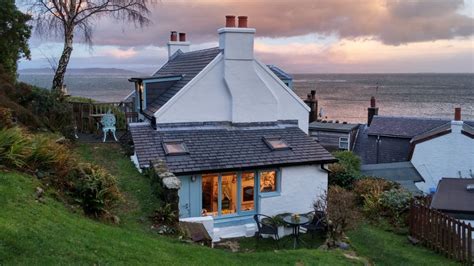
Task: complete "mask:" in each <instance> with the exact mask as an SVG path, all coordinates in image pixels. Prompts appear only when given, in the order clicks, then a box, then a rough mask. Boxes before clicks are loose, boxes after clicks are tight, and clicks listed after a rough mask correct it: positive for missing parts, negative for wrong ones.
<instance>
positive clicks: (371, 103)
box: [370, 96, 375, 108]
mask: <svg viewBox="0 0 474 266" xmlns="http://www.w3.org/2000/svg"><path fill="white" fill-rule="evenodd" d="M370 107H372V108H374V107H375V97H374V96H372V97H371V98H370Z"/></svg>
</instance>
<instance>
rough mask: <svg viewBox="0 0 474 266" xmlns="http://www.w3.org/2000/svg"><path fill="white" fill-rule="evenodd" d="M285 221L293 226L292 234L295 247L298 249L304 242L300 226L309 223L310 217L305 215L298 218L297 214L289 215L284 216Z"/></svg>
mask: <svg viewBox="0 0 474 266" xmlns="http://www.w3.org/2000/svg"><path fill="white" fill-rule="evenodd" d="M283 221H284V222H285V223H286V224H287V225H288V226H290V227H292V228H293V233H292V234H291V236H292V238H293V249H296V248H297V247H298V246H299V245H300V244H302V243H304V242H303V240H301V239H300V226H301V225H303V224H307V223H309V219H308V218H307V217H305V216H299V217H298V218H296V217H295V215H287V216H285V217H283Z"/></svg>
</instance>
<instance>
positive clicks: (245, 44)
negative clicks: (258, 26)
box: [217, 16, 255, 60]
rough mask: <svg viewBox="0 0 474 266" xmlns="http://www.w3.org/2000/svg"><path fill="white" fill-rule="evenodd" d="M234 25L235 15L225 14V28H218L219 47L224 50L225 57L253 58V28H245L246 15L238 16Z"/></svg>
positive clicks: (237, 58)
mask: <svg viewBox="0 0 474 266" xmlns="http://www.w3.org/2000/svg"><path fill="white" fill-rule="evenodd" d="M238 19H239V21H238V27H235V16H226V25H225V28H221V29H219V30H218V31H217V32H218V33H219V48H220V49H223V50H224V58H225V59H236V60H253V58H254V57H253V44H254V36H255V29H253V28H247V17H246V16H239V17H238Z"/></svg>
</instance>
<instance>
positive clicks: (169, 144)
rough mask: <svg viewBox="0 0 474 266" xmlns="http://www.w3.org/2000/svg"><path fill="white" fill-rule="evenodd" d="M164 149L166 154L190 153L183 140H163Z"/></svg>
mask: <svg viewBox="0 0 474 266" xmlns="http://www.w3.org/2000/svg"><path fill="white" fill-rule="evenodd" d="M163 149H164V150H165V153H166V155H183V154H188V153H189V152H188V149H187V148H186V145H185V144H184V142H183V141H182V140H167V141H163Z"/></svg>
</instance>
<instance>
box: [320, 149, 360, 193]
mask: <svg viewBox="0 0 474 266" xmlns="http://www.w3.org/2000/svg"><path fill="white" fill-rule="evenodd" d="M334 157H336V159H338V162H337V163H333V164H331V165H329V167H328V168H329V170H330V173H329V185H335V186H340V187H343V188H351V187H352V184H353V183H354V181H355V180H357V179H358V178H359V177H360V176H361V174H360V158H359V157H358V156H357V155H355V154H353V153H352V152H350V151H338V152H335V153H334Z"/></svg>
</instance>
